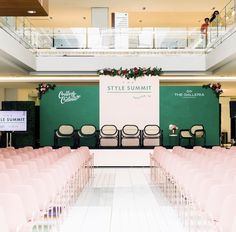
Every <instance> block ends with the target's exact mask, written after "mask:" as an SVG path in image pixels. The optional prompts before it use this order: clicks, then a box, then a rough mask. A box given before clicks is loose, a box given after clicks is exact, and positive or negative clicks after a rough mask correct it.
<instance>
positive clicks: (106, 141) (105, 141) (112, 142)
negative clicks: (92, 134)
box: [100, 138, 118, 147]
mask: <svg viewBox="0 0 236 232" xmlns="http://www.w3.org/2000/svg"><path fill="white" fill-rule="evenodd" d="M100 146H101V147H117V146H118V140H117V139H116V138H101V139H100Z"/></svg>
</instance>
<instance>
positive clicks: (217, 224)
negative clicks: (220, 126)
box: [150, 147, 236, 232]
mask: <svg viewBox="0 0 236 232" xmlns="http://www.w3.org/2000/svg"><path fill="white" fill-rule="evenodd" d="M150 162H151V163H150V165H151V179H152V181H153V182H154V183H155V184H157V185H158V186H159V187H160V188H161V189H162V191H163V192H164V193H165V195H166V196H167V198H168V199H169V201H170V202H171V203H172V204H173V205H174V207H176V209H177V210H178V214H179V216H180V217H181V219H182V220H183V222H184V224H185V225H186V226H187V227H188V228H189V231H192V230H193V231H205V230H206V229H207V230H209V229H213V230H214V231H219V232H235V231H236V230H235V226H236V222H235V221H236V217H235V216H236V207H235V204H236V149H229V150H228V149H224V148H220V147H213V149H206V148H201V147H194V148H193V149H192V150H190V149H185V148H183V147H174V148H173V150H172V151H170V150H167V149H165V148H163V147H158V148H155V149H154V151H153V153H152V154H151V155H150Z"/></svg>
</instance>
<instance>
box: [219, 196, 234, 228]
mask: <svg viewBox="0 0 236 232" xmlns="http://www.w3.org/2000/svg"><path fill="white" fill-rule="evenodd" d="M235 204H236V195H235V194H232V195H228V196H227V197H226V198H225V199H224V201H223V206H222V210H221V214H220V220H219V227H220V231H222V232H225V231H229V232H231V230H230V229H231V228H232V227H233V224H234V220H235V219H236V217H235V215H236V207H235ZM235 225H236V223H235ZM235 229H236V226H235ZM232 232H235V230H233V231H232Z"/></svg>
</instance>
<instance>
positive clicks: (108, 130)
mask: <svg viewBox="0 0 236 232" xmlns="http://www.w3.org/2000/svg"><path fill="white" fill-rule="evenodd" d="M117 134H118V130H117V128H116V126H114V125H104V126H103V127H102V128H101V135H102V136H104V137H105V136H109V137H111V136H117Z"/></svg>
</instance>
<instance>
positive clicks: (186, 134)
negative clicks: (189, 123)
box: [180, 130, 193, 138]
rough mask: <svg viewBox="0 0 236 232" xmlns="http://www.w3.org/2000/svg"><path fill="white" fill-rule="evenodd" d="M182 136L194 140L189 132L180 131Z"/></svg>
mask: <svg viewBox="0 0 236 232" xmlns="http://www.w3.org/2000/svg"><path fill="white" fill-rule="evenodd" d="M180 136H181V137H182V138H192V137H193V136H192V135H191V134H190V132H189V131H188V130H186V131H185V130H184V131H180Z"/></svg>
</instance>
